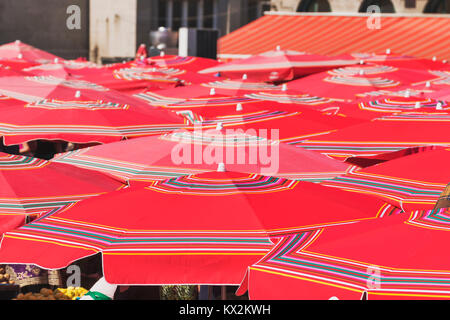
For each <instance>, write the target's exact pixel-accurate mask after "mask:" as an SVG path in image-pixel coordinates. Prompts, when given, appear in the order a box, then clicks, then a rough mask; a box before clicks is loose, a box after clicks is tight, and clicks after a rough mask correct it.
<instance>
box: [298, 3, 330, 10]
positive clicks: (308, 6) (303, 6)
mask: <svg viewBox="0 0 450 320" xmlns="http://www.w3.org/2000/svg"><path fill="white" fill-rule="evenodd" d="M297 12H331V6H330V3H329V2H328V1H327V0H302V2H300V4H299V5H298V8H297Z"/></svg>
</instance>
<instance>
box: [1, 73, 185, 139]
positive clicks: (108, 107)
mask: <svg viewBox="0 0 450 320" xmlns="http://www.w3.org/2000/svg"><path fill="white" fill-rule="evenodd" d="M9 71H10V70H9ZM0 92H3V93H5V94H7V95H8V96H13V97H15V98H17V99H2V100H0V105H1V108H2V113H1V115H0V135H3V136H4V141H5V144H7V145H10V144H18V143H23V142H26V141H29V140H36V139H48V140H65V141H70V142H75V143H90V142H102V143H106V142H111V141H118V140H121V139H123V138H124V137H136V136H144V135H151V134H161V133H164V132H169V131H172V130H175V129H178V128H181V127H184V120H183V118H182V117H179V116H177V115H176V114H175V113H173V112H169V111H167V110H162V109H158V108H156V107H152V106H148V105H147V104H146V103H143V102H141V101H140V100H138V99H135V98H132V97H128V96H125V95H122V94H120V93H118V92H114V91H112V90H108V89H106V88H104V87H101V86H99V85H96V84H92V83H89V82H85V81H79V80H63V79H59V78H54V77H37V76H9V77H6V76H5V77H0ZM18 99H20V100H18ZM25 101H26V102H25Z"/></svg>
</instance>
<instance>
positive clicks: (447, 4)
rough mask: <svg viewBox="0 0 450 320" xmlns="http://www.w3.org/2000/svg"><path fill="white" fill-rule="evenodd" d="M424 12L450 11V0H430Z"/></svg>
mask: <svg viewBox="0 0 450 320" xmlns="http://www.w3.org/2000/svg"><path fill="white" fill-rule="evenodd" d="M423 12H424V13H450V0H429V1H428V3H427V5H426V6H425V10H424V11H423Z"/></svg>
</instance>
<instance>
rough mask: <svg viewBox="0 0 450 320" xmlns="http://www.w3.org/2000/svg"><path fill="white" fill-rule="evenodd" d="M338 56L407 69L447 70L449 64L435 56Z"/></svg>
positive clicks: (449, 66) (358, 54) (360, 54)
mask: <svg viewBox="0 0 450 320" xmlns="http://www.w3.org/2000/svg"><path fill="white" fill-rule="evenodd" d="M339 57H340V58H343V59H345V58H347V59H348V58H355V59H359V60H360V61H363V62H371V63H377V64H383V65H387V66H393V67H399V68H408V69H425V70H448V69H449V68H450V64H448V63H447V61H445V60H444V61H438V59H437V58H436V57H435V58H433V59H423V58H417V57H413V56H405V55H398V54H392V53H389V54H386V53H385V54H367V53H354V54H351V55H340V56H339Z"/></svg>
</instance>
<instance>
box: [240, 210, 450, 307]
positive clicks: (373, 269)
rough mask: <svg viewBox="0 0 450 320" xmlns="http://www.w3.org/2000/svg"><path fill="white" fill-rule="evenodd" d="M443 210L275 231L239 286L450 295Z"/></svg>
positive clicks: (315, 293)
mask: <svg viewBox="0 0 450 320" xmlns="http://www.w3.org/2000/svg"><path fill="white" fill-rule="evenodd" d="M449 215H450V211H449V209H441V210H431V211H416V212H413V213H412V214H411V216H410V217H408V216H405V215H403V214H402V215H397V216H393V217H386V218H383V219H376V220H372V221H361V222H356V223H353V224H347V225H342V226H336V227H327V228H323V229H319V230H312V231H308V232H304V233H299V234H292V235H289V236H286V237H283V238H280V240H279V242H278V243H277V245H276V247H275V248H273V249H272V250H271V251H270V253H268V254H267V255H266V256H264V258H262V259H261V260H260V261H258V262H257V263H256V264H254V265H253V266H251V267H250V268H249V271H248V274H247V276H246V279H245V280H244V282H243V284H242V285H241V287H240V288H239V290H238V293H239V294H242V293H244V292H245V291H246V290H247V289H248V292H249V298H250V299H251V300H279V299H283V300H331V299H333V300H337V299H338V300H359V299H367V300H378V299H383V300H391V299H394V300H396V299H407V300H412V299H421V300H424V299H426V300H429V299H449V298H450V286H449V284H450V260H449V259H448V257H447V255H445V254H442V250H443V248H442V247H441V244H446V243H448V241H449V240H450V233H449V232H448V231H449V230H450V229H449V225H448V218H449Z"/></svg>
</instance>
